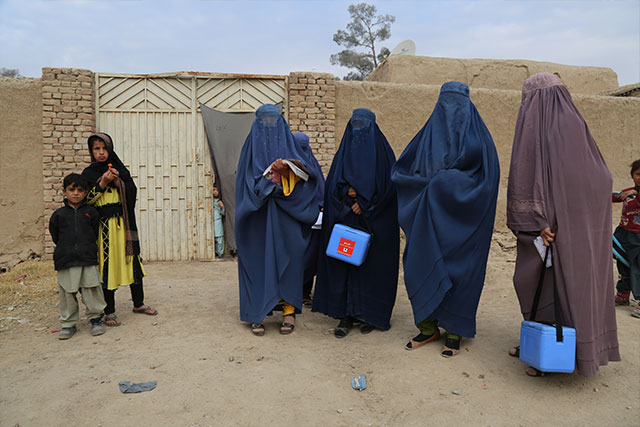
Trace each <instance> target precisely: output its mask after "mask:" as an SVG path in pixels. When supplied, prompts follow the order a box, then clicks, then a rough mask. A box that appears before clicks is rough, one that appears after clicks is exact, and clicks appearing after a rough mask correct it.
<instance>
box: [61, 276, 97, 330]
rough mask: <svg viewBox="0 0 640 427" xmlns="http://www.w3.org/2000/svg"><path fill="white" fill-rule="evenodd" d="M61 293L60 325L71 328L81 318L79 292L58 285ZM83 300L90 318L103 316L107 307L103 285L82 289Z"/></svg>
mask: <svg viewBox="0 0 640 427" xmlns="http://www.w3.org/2000/svg"><path fill="white" fill-rule="evenodd" d="M58 291H59V293H60V325H61V326H62V327H63V328H71V327H72V326H75V325H76V324H77V323H78V319H79V318H80V315H79V311H80V308H79V306H78V297H77V294H78V293H77V292H67V291H65V290H64V289H63V288H62V286H58ZM80 293H81V295H82V302H83V303H84V305H85V307H86V308H87V311H86V314H87V316H88V317H89V319H97V318H99V317H101V316H102V310H104V308H105V307H106V304H105V302H104V295H103V294H102V286H94V287H93V288H82V289H81V290H80Z"/></svg>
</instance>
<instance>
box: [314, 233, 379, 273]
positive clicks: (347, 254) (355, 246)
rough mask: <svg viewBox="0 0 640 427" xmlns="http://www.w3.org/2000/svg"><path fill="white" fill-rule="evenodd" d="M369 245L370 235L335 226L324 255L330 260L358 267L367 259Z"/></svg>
mask: <svg viewBox="0 0 640 427" xmlns="http://www.w3.org/2000/svg"><path fill="white" fill-rule="evenodd" d="M370 243H371V234H369V233H367V232H364V231H361V230H357V229H355V228H351V227H349V226H346V225H343V224H336V225H334V226H333V230H332V231H331V237H330V238H329V244H328V245H327V250H326V252H325V253H326V254H327V256H330V257H331V258H335V259H339V260H340V261H344V262H348V263H349V264H353V265H355V266H360V265H362V263H363V262H364V260H365V258H366V257H367V252H368V251H369V244H370Z"/></svg>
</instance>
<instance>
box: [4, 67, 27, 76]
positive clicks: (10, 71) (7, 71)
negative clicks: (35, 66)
mask: <svg viewBox="0 0 640 427" xmlns="http://www.w3.org/2000/svg"><path fill="white" fill-rule="evenodd" d="M0 77H22V76H21V75H20V71H19V70H18V69H17V68H4V67H2V68H0Z"/></svg>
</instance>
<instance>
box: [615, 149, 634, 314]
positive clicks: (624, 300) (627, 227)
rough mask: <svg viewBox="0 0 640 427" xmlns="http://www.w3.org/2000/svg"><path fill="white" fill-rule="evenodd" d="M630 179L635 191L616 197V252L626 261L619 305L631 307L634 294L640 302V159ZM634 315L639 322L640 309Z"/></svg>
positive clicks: (622, 265)
mask: <svg viewBox="0 0 640 427" xmlns="http://www.w3.org/2000/svg"><path fill="white" fill-rule="evenodd" d="M631 178H632V179H633V184H634V186H633V187H629V188H625V189H624V190H622V191H621V192H619V193H616V194H614V195H613V202H614V203H622V217H621V219H620V225H618V227H617V228H616V231H615V232H614V233H613V238H614V249H615V248H616V246H618V249H621V252H623V253H622V254H620V255H621V256H622V258H623V259H624V261H623V260H621V259H620V258H618V273H620V280H618V284H617V286H616V290H617V291H618V292H617V293H616V305H629V297H630V295H631V293H633V298H634V299H636V300H640V199H639V198H638V193H640V159H638V160H636V161H635V162H633V163H632V164H631ZM625 261H626V263H627V264H628V265H627V264H625ZM639 304H640V303H639ZM631 315H632V316H634V317H638V318H640V305H639V306H638V307H636V308H635V309H634V310H633V311H632V312H631Z"/></svg>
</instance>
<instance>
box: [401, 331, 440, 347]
mask: <svg viewBox="0 0 640 427" xmlns="http://www.w3.org/2000/svg"><path fill="white" fill-rule="evenodd" d="M437 339H440V331H439V330H436V331H435V332H434V333H433V334H431V335H424V334H423V333H419V334H418V335H416V336H415V337H413V338H411V341H409V342H408V343H407V345H405V346H404V348H405V349H407V350H416V349H418V348H420V347H422V346H423V345H425V344H427V343H430V342H431V341H435V340H437Z"/></svg>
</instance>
